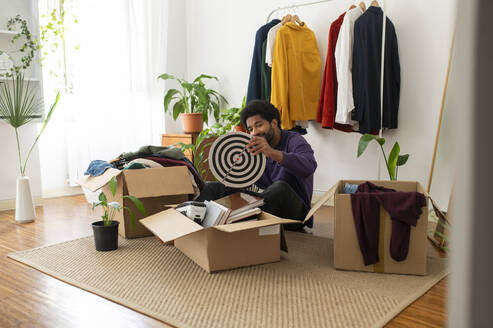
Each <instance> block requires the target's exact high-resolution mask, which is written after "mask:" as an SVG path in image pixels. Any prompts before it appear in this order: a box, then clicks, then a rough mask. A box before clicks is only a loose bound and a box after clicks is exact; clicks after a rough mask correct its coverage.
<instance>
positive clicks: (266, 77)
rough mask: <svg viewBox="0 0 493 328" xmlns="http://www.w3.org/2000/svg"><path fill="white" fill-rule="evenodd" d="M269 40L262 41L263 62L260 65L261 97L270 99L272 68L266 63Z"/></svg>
mask: <svg viewBox="0 0 493 328" xmlns="http://www.w3.org/2000/svg"><path fill="white" fill-rule="evenodd" d="M266 48H267V40H264V42H262V64H261V65H260V99H263V100H267V101H270V84H271V83H270V77H271V74H272V68H270V66H268V65H267V64H266V63H265V51H266Z"/></svg>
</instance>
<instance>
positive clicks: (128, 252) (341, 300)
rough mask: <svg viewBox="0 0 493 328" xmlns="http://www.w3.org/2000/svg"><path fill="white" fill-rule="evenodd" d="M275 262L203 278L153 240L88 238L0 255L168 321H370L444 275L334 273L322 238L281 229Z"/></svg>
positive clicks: (374, 323) (388, 314)
mask: <svg viewBox="0 0 493 328" xmlns="http://www.w3.org/2000/svg"><path fill="white" fill-rule="evenodd" d="M287 238H288V246H289V253H288V254H286V253H283V255H282V260H281V261H280V262H277V263H271V264H265V265H258V266H252V267H247V268H240V269H235V270H229V271H223V272H217V273H213V274H209V273H207V272H205V271H204V270H202V268H200V267H199V266H198V265H196V264H195V263H194V262H193V261H191V260H190V259H188V258H187V257H186V256H185V255H183V254H182V253H181V252H180V251H179V250H177V249H176V248H174V247H173V246H166V245H163V244H162V243H160V242H159V241H158V240H157V239H156V238H154V237H149V238H140V239H133V240H125V239H123V238H120V240H119V248H118V250H116V251H112V252H97V251H96V250H95V249H94V240H93V237H92V236H90V237H85V238H80V239H76V240H72V241H68V242H64V243H60V244H55V245H50V246H45V247H40V248H36V249H31V250H26V251H20V252H16V253H12V254H9V255H8V256H9V257H10V258H12V259H14V260H17V261H19V262H22V263H24V264H26V265H29V266H31V267H33V268H35V269H37V270H39V271H42V272H44V273H46V274H48V275H51V276H53V277H55V278H57V279H60V280H62V281H65V282H68V283H70V284H72V285H74V286H77V287H79V288H82V289H85V290H87V291H90V292H92V293H95V294H97V295H100V296H102V297H105V298H107V299H110V300H112V301H114V302H117V303H119V304H122V305H124V306H126V307H129V308H131V309H134V310H136V311H138V312H141V313H144V314H146V315H148V316H151V317H153V318H156V319H158V320H161V321H164V322H166V323H169V324H171V325H174V326H177V327H304V328H306V327H380V326H383V325H384V324H385V323H387V322H388V321H390V320H391V319H392V318H393V317H394V316H395V315H397V314H398V313H399V312H400V311H402V310H403V309H404V308H405V307H406V306H408V305H409V304H411V303H412V302H413V301H415V300H416V299H417V298H418V297H420V296H421V295H423V294H424V293H425V292H426V291H427V290H428V289H430V288H431V287H432V286H433V285H434V284H436V283H437V282H438V281H440V280H441V279H442V278H443V277H445V276H446V270H447V269H446V261H445V260H444V259H439V258H428V274H427V275H426V276H407V275H394V274H378V273H363V272H349V271H338V270H335V269H334V265H333V257H332V241H331V240H329V239H326V238H320V237H314V236H311V235H306V234H301V233H289V232H288V233H287Z"/></svg>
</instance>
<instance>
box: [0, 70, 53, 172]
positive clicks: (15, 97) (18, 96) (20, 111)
mask: <svg viewBox="0 0 493 328" xmlns="http://www.w3.org/2000/svg"><path fill="white" fill-rule="evenodd" d="M59 98H60V93H57V95H56V98H55V102H54V103H53V104H52V105H51V107H50V110H49V111H48V114H47V115H46V118H45V120H44V122H43V126H42V127H41V130H40V131H39V133H38V135H37V137H36V139H35V140H34V142H33V144H32V146H31V148H30V149H29V152H28V154H27V156H26V159H25V161H24V162H23V161H22V155H21V149H20V142H19V131H18V129H19V128H20V127H21V126H23V125H25V124H27V123H29V122H31V121H32V120H33V119H34V118H36V117H41V112H42V109H43V101H42V100H41V99H38V98H37V97H36V94H35V90H34V89H33V88H32V87H31V84H30V83H29V81H26V80H25V79H24V75H23V74H22V73H19V74H16V75H15V76H14V77H12V78H11V80H9V81H6V82H4V83H0V118H2V119H4V120H5V121H6V122H7V123H8V124H10V125H11V126H12V127H13V128H14V130H15V136H16V141H17V152H18V156H19V168H20V173H21V174H22V175H24V174H25V171H26V165H27V161H28V160H29V156H30V155H31V152H32V151H33V149H34V146H36V143H37V142H38V140H39V138H40V137H41V134H42V133H43V131H44V129H45V128H46V125H47V124H48V122H49V121H50V119H51V116H52V114H53V111H54V110H55V108H56V105H57V104H58V100H59Z"/></svg>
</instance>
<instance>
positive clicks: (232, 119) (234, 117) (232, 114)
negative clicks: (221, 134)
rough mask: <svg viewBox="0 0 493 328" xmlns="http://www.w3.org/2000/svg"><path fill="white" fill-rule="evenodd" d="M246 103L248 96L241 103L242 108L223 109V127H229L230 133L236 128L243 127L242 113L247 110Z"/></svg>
mask: <svg viewBox="0 0 493 328" xmlns="http://www.w3.org/2000/svg"><path fill="white" fill-rule="evenodd" d="M245 102H246V96H245V97H243V100H242V102H241V107H231V108H227V109H223V110H222V111H221V121H222V123H223V125H226V126H228V127H229V129H228V131H231V129H232V128H233V127H234V126H240V125H241V118H240V113H241V111H242V109H243V108H245Z"/></svg>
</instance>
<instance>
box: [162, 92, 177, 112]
mask: <svg viewBox="0 0 493 328" xmlns="http://www.w3.org/2000/svg"><path fill="white" fill-rule="evenodd" d="M177 94H180V91H178V90H176V89H169V90H168V92H167V93H166V95H165V96H164V103H163V104H164V112H165V113H166V112H167V111H168V108H169V104H170V103H171V100H173V98H174V96H176V95H177Z"/></svg>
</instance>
